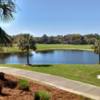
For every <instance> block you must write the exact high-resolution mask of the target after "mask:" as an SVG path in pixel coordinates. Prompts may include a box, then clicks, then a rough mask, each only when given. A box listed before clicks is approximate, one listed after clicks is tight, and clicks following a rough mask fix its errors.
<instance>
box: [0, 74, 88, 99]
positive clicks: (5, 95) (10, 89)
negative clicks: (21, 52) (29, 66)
mask: <svg viewBox="0 0 100 100" xmlns="http://www.w3.org/2000/svg"><path fill="white" fill-rule="evenodd" d="M5 79H6V80H4V81H2V80H0V85H3V88H2V94H0V100H34V93H35V92H36V91H38V90H46V91H48V92H50V94H51V100H89V99H87V98H83V97H82V96H79V95H76V94H73V93H70V92H66V91H63V90H60V89H57V88H55V87H51V86H47V85H44V84H41V83H37V82H33V81H31V80H29V84H30V91H23V90H19V88H18V84H16V83H18V80H19V78H18V77H15V76H12V75H8V74H5ZM8 81H9V82H8ZM10 82H12V83H14V84H13V86H11V84H10Z"/></svg>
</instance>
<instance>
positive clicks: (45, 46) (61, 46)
mask: <svg viewBox="0 0 100 100" xmlns="http://www.w3.org/2000/svg"><path fill="white" fill-rule="evenodd" d="M36 46H37V51H43V50H55V49H64V50H70V49H71V50H88V51H92V49H91V48H92V45H68V44H37V45H36ZM2 49H3V51H2V50H0V53H20V52H22V51H21V50H20V49H19V48H18V47H16V46H13V47H3V48H2Z"/></svg>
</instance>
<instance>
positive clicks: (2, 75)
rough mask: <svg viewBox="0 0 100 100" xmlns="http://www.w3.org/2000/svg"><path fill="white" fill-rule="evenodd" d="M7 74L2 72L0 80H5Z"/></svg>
mask: <svg viewBox="0 0 100 100" xmlns="http://www.w3.org/2000/svg"><path fill="white" fill-rule="evenodd" d="M4 76H5V73H3V72H0V80H5V77H4Z"/></svg>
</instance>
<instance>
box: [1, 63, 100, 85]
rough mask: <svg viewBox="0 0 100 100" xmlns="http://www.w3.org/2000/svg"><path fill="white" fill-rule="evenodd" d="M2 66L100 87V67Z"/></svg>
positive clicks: (60, 65) (61, 65)
mask: <svg viewBox="0 0 100 100" xmlns="http://www.w3.org/2000/svg"><path fill="white" fill-rule="evenodd" d="M0 66H11V67H14V68H21V69H26V70H31V71H37V72H42V73H48V74H52V75H57V76H61V77H65V78H69V79H73V80H77V81H81V82H85V83H90V84H93V85H97V86H100V79H97V78H96V76H97V75H98V74H100V65H95V64H94V65H63V64H59V65H32V67H29V66H27V65H0Z"/></svg>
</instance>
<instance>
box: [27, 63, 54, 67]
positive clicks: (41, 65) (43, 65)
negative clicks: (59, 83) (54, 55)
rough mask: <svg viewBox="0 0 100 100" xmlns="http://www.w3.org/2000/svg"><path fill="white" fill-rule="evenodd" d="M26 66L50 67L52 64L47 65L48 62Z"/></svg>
mask: <svg viewBox="0 0 100 100" xmlns="http://www.w3.org/2000/svg"><path fill="white" fill-rule="evenodd" d="M28 66H30V67H52V65H49V64H40V65H33V64H29V65H28Z"/></svg>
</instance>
